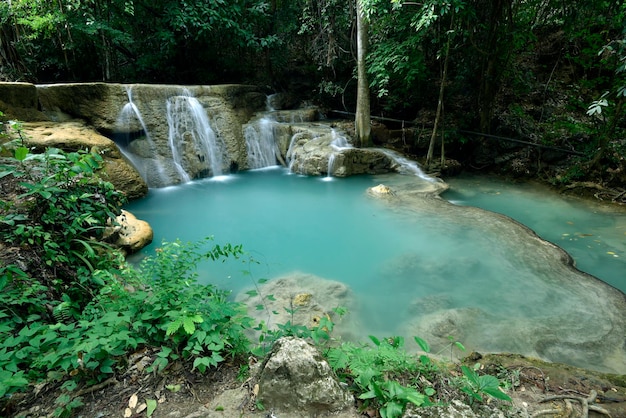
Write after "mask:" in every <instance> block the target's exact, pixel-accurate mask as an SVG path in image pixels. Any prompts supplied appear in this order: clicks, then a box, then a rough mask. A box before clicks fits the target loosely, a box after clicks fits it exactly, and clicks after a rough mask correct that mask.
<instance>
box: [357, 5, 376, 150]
mask: <svg viewBox="0 0 626 418" xmlns="http://www.w3.org/2000/svg"><path fill="white" fill-rule="evenodd" d="M356 28H357V29H356V45H357V48H356V50H357V62H356V64H357V77H358V80H357V96H356V116H355V119H354V133H355V135H356V138H357V141H358V142H359V144H360V145H361V147H368V146H371V145H372V122H371V117H370V86H369V82H368V81H367V67H366V62H365V58H366V56H367V47H368V33H367V32H368V28H369V23H368V22H367V18H366V17H365V14H364V13H363V7H362V4H361V0H357V7H356Z"/></svg>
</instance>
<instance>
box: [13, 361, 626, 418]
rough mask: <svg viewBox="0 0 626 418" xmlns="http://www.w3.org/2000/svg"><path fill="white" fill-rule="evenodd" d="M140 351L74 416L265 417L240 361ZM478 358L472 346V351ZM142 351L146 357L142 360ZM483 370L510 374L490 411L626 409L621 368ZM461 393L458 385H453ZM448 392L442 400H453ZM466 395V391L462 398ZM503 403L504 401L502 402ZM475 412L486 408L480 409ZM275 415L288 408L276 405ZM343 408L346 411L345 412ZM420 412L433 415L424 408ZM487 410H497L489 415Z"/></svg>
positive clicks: (32, 398) (609, 412)
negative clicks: (202, 368) (148, 363)
mask: <svg viewBox="0 0 626 418" xmlns="http://www.w3.org/2000/svg"><path fill="white" fill-rule="evenodd" d="M150 356H151V354H150V353H148V352H143V353H141V354H140V355H139V356H138V357H137V358H138V359H139V360H137V363H134V364H132V365H131V366H130V367H129V368H128V369H127V370H126V372H124V373H122V374H118V375H117V376H116V377H114V378H111V379H109V380H107V381H105V382H103V383H102V384H100V385H95V386H92V387H91V388H84V389H82V390H79V391H78V393H80V394H81V399H82V402H83V404H84V405H83V406H82V407H81V408H80V409H76V410H74V411H73V412H72V416H78V417H90V418H97V417H146V416H147V405H146V401H147V400H153V401H156V409H155V410H154V412H153V413H152V414H151V416H152V417H155V418H165V417H181V418H196V417H209V418H210V417H214V418H215V417H224V418H231V417H255V418H257V417H266V416H268V417H269V416H272V415H271V413H270V412H269V411H259V410H256V409H255V408H254V406H255V402H254V394H253V393H254V391H253V388H252V387H251V386H252V385H251V384H250V379H248V378H246V377H243V378H242V377H239V371H240V365H241V363H237V362H225V363H223V364H222V365H220V367H218V368H217V369H213V370H211V371H209V372H207V373H206V374H204V375H199V374H197V373H194V372H191V371H190V370H189V368H188V367H185V366H183V365H182V364H180V363H174V364H172V365H171V367H169V368H168V369H166V370H165V372H164V373H162V374H159V375H154V374H146V373H142V372H140V371H139V370H138V367H137V366H138V364H139V363H140V362H141V361H143V360H145V359H146V357H150ZM470 357H472V358H473V359H476V358H477V357H476V354H473V355H472V356H470ZM141 359H143V360H141ZM479 361H480V363H481V364H482V365H483V367H484V370H485V371H486V372H488V373H490V374H492V375H498V376H500V377H501V378H502V379H506V380H507V381H508V386H509V389H508V390H507V393H508V394H509V395H510V396H511V398H512V399H513V401H512V403H502V402H500V401H498V402H497V403H493V404H492V405H491V406H490V409H491V410H492V411H496V413H497V411H498V410H499V411H502V415H500V416H504V417H538V416H542V417H571V418H575V417H613V418H619V417H626V376H615V375H605V374H602V373H598V372H593V371H589V370H583V369H579V368H575V367H571V366H567V365H563V364H556V363H546V362H543V361H540V360H536V359H530V358H525V357H522V356H519V355H513V354H498V355H486V356H484V357H482V358H480V360H479ZM59 385H60V384H54V383H46V384H44V385H42V386H39V387H36V388H34V390H33V391H32V392H30V393H28V394H25V395H21V396H19V398H18V397H16V399H15V403H14V407H15V409H14V411H13V413H12V414H11V415H10V416H12V417H49V416H50V417H51V416H54V411H55V409H56V407H57V406H58V405H56V404H55V399H56V398H57V397H58V396H59V395H60V393H61V392H60V390H59ZM452 393H456V394H457V395H460V394H461V392H460V391H452ZM453 399H454V396H453V397H448V398H447V401H452V400H453ZM459 399H460V400H462V401H463V402H464V403H465V402H467V399H461V398H459ZM507 405H508V406H507ZM360 406H361V405H360V403H355V407H354V411H352V412H351V413H350V415H349V416H363V417H370V418H374V417H378V414H377V413H376V411H374V410H372V409H367V410H366V411H363V412H361V411H360V409H361V408H360ZM481 411H482V412H478V413H477V415H476V416H478V417H483V416H486V415H484V414H485V409H482V410H481ZM273 416H275V417H276V418H284V417H289V416H290V415H285V414H280V413H276V414H275V415H273ZM346 416H348V415H346ZM423 416H424V417H427V416H428V417H436V416H440V415H430V414H429V413H428V411H427V410H426V409H424V415H423ZM490 416H498V415H492V414H490Z"/></svg>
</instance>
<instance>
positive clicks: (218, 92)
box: [38, 83, 265, 187]
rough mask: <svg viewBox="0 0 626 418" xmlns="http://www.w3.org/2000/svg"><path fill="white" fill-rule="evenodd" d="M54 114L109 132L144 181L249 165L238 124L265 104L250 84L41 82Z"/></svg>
mask: <svg viewBox="0 0 626 418" xmlns="http://www.w3.org/2000/svg"><path fill="white" fill-rule="evenodd" d="M38 91H39V101H40V103H41V107H42V110H43V111H44V112H45V113H46V114H48V115H49V116H50V117H51V118H52V119H53V120H58V121H63V120H68V119H71V118H81V119H84V120H86V121H87V123H88V124H89V125H91V126H93V127H94V128H95V129H97V130H98V131H99V132H102V133H104V134H106V135H109V136H111V137H114V138H115V140H116V142H117V143H118V144H119V145H120V146H121V147H122V148H123V149H124V150H125V152H126V155H127V156H128V157H129V158H130V159H131V161H132V162H133V164H134V165H135V166H136V167H137V169H138V170H139V171H140V172H141V174H142V176H143V178H144V179H145V180H146V182H147V183H148V186H150V187H162V186H167V185H171V184H177V183H181V182H185V181H188V180H190V179H193V178H200V177H206V176H209V175H219V174H222V173H229V172H231V171H236V170H238V169H240V168H241V169H244V168H246V167H247V155H246V145H245V141H244V138H243V133H242V130H241V126H242V125H243V124H244V123H246V122H247V121H248V120H249V119H250V117H251V116H252V114H253V113H254V112H256V111H259V110H261V109H263V108H264V106H265V95H264V94H262V93H261V92H259V91H258V89H257V88H256V87H254V86H244V85H219V86H186V87H183V86H173V85H147V84H136V85H122V84H105V83H91V84H61V85H58V84H55V85H46V86H39V87H38Z"/></svg>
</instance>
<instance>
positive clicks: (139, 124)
mask: <svg viewBox="0 0 626 418" xmlns="http://www.w3.org/2000/svg"><path fill="white" fill-rule="evenodd" d="M126 95H127V96H128V102H127V103H126V104H124V106H123V107H122V110H121V111H120V114H119V116H118V118H117V121H116V125H117V127H118V129H119V131H120V132H124V134H121V133H119V134H118V135H117V136H116V143H117V144H118V146H119V149H120V152H121V153H122V154H123V155H124V157H126V158H127V159H128V160H129V161H130V162H131V163H132V165H133V166H134V167H135V169H136V170H137V171H138V172H139V174H140V175H141V177H142V178H143V179H144V180H146V182H147V183H148V187H152V186H154V184H151V183H150V182H149V181H148V179H152V178H153V176H152V175H150V173H152V172H154V173H155V174H156V178H157V179H158V182H161V183H164V182H167V175H166V173H165V168H164V166H163V163H162V161H161V160H160V159H159V158H147V156H138V155H136V154H135V153H133V152H131V151H129V149H128V145H129V144H130V142H131V138H133V137H136V138H138V137H140V136H142V137H143V138H145V140H146V142H147V145H148V146H147V148H148V150H149V155H151V156H156V155H158V153H157V152H156V145H155V143H154V141H153V140H152V137H151V135H150V131H149V130H148V127H147V126H146V123H145V122H144V120H143V117H142V116H141V112H140V111H139V108H138V107H137V105H136V104H135V102H133V90H132V86H129V87H127V88H126ZM132 133H134V134H132Z"/></svg>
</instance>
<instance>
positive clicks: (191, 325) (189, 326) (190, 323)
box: [183, 316, 196, 335]
mask: <svg viewBox="0 0 626 418" xmlns="http://www.w3.org/2000/svg"><path fill="white" fill-rule="evenodd" d="M183 328H184V329H185V332H186V333H187V334H189V335H191V334H193V333H194V332H195V331H196V324H195V321H194V320H193V318H192V317H189V316H186V317H185V318H184V319H183Z"/></svg>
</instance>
